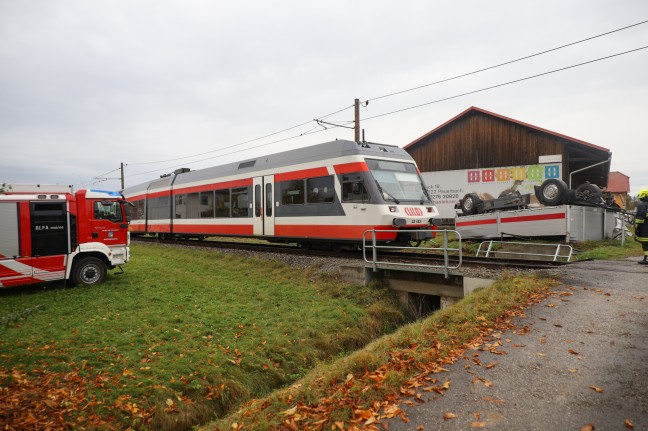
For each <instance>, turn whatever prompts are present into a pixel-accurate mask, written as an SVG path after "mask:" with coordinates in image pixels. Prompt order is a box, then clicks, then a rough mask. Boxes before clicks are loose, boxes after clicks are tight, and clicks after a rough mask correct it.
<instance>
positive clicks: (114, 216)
mask: <svg viewBox="0 0 648 431" xmlns="http://www.w3.org/2000/svg"><path fill="white" fill-rule="evenodd" d="M94 218H95V219H96V220H110V221H112V222H115V223H119V222H121V221H122V206H121V204H120V203H119V202H113V201H97V202H95V203H94Z"/></svg>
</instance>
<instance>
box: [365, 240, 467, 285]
mask: <svg viewBox="0 0 648 431" xmlns="http://www.w3.org/2000/svg"><path fill="white" fill-rule="evenodd" d="M398 232H402V231H398V230H397V229H371V230H367V231H365V232H364V235H363V236H362V256H363V257H364V260H365V262H367V263H371V264H372V265H373V270H374V272H377V271H378V267H379V265H381V264H389V265H396V266H403V267H419V268H442V269H443V272H444V274H445V278H449V270H450V269H456V268H459V267H460V266H461V264H462V251H461V234H460V233H459V232H457V231H456V230H449V229H444V230H433V229H430V230H420V231H417V232H430V233H431V234H432V236H433V237H435V238H438V237H439V235H441V236H442V238H443V246H440V247H421V246H419V247H416V248H415V249H416V250H417V251H423V250H430V251H435V252H439V251H440V252H442V253H443V264H442V265H437V264H427V263H426V264H424V263H405V262H388V261H380V260H378V251H379V250H412V249H414V248H413V247H407V246H397V245H388V244H385V243H384V241H382V240H378V239H377V238H376V233H398ZM368 234H369V236H370V238H369V240H370V242H369V243H367V239H368V238H367V236H368ZM450 234H453V235H454V236H455V241H458V242H459V244H458V245H457V246H456V247H450V246H449V241H448V236H449V235H450ZM367 249H371V260H369V259H368V258H367ZM451 258H453V262H452V265H451V262H450V260H451ZM454 259H456V260H457V261H456V262H454ZM455 263H456V264H455Z"/></svg>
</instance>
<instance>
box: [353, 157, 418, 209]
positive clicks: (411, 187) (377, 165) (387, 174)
mask: <svg viewBox="0 0 648 431" xmlns="http://www.w3.org/2000/svg"><path fill="white" fill-rule="evenodd" d="M366 163H367V166H368V167H369V171H370V172H371V175H373V178H374V180H376V184H377V185H378V190H380V192H381V193H382V195H383V199H385V200H386V201H393V202H396V203H399V202H402V201H410V202H411V201H416V202H419V203H421V204H423V203H429V202H430V198H429V197H428V194H427V191H426V190H425V187H424V186H423V181H421V177H420V175H419V173H418V170H417V169H416V166H415V165H414V164H413V163H404V162H394V161H388V160H373V159H367V160H366Z"/></svg>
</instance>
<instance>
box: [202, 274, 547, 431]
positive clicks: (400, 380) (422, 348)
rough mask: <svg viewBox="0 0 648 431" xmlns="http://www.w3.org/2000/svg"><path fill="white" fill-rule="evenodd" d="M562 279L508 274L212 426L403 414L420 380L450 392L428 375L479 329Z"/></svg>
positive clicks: (497, 325)
mask: <svg viewBox="0 0 648 431" xmlns="http://www.w3.org/2000/svg"><path fill="white" fill-rule="evenodd" d="M556 284H557V281H555V280H554V279H552V278H543V277H538V276H516V277H513V276H505V277H504V278H503V279H501V280H499V281H498V282H496V283H495V284H494V285H493V286H492V287H489V288H487V289H483V290H478V291H476V292H475V293H473V294H471V295H470V296H468V297H466V298H464V299H463V300H462V301H460V302H459V303H457V304H455V305H453V306H452V307H449V308H447V309H444V310H441V311H438V312H436V313H434V314H433V315H431V316H430V317H429V318H427V319H425V320H422V321H419V322H415V323H411V324H409V325H406V326H404V327H402V328H400V329H399V330H397V331H396V332H395V333H393V334H390V335H386V336H384V337H382V338H381V339H379V340H377V341H375V342H372V343H371V344H369V345H368V346H366V347H365V348H363V349H361V350H358V351H357V352H354V353H353V354H351V355H349V356H347V357H344V358H341V359H339V360H338V361H335V362H333V363H331V364H328V365H323V366H320V367H318V368H317V369H315V370H313V371H312V372H311V373H309V374H308V375H307V376H306V377H305V378H304V379H303V380H301V381H299V382H298V383H297V384H295V385H293V386H292V387H290V388H288V389H284V390H281V391H277V392H275V393H273V394H272V395H271V396H269V397H266V398H264V399H260V400H256V401H254V402H252V403H249V404H247V405H246V406H245V408H243V409H241V410H239V411H238V412H236V413H235V414H233V415H231V416H229V417H227V418H225V419H222V420H219V421H217V422H214V423H212V424H211V425H209V426H207V427H206V428H205V429H211V430H231V429H235V430H239V429H242V430H248V429H249V430H263V429H304V430H308V429H313V430H314V429H355V428H353V427H360V428H361V429H364V428H362V426H363V425H366V424H368V423H369V422H367V421H374V420H375V421H379V420H380V419H382V418H385V417H393V416H394V415H398V412H399V409H398V407H397V404H398V399H399V397H400V396H401V395H414V394H415V392H414V390H413V388H416V387H419V386H427V389H428V390H433V391H436V392H443V391H444V390H445V389H447V387H448V386H447V385H449V383H448V382H443V381H440V380H439V381H434V380H432V381H431V380H427V379H428V377H427V376H428V375H429V374H430V373H434V372H435V371H438V370H439V369H441V367H442V366H443V365H444V364H447V363H450V362H452V361H454V360H455V359H456V358H458V357H460V356H461V355H462V354H463V351H464V349H465V348H467V347H468V346H470V345H475V344H479V343H480V337H482V336H484V335H486V334H490V333H491V332H492V331H493V330H495V329H503V328H506V327H507V325H508V324H509V322H510V319H511V317H512V316H514V315H516V314H519V313H520V312H521V310H523V309H524V308H525V307H527V306H529V305H530V304H533V303H535V302H537V301H539V300H541V299H542V298H544V295H545V294H546V292H547V291H548V289H549V288H550V287H551V286H554V285H556ZM439 379H441V377H440V378H439ZM435 380H436V379H435ZM360 428H358V429H360Z"/></svg>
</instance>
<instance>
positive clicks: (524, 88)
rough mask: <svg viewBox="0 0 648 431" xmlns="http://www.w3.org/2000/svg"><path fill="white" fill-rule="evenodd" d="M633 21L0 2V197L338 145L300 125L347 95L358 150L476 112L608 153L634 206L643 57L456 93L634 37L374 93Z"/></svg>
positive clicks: (636, 6) (596, 15)
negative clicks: (362, 142)
mask: <svg viewBox="0 0 648 431" xmlns="http://www.w3.org/2000/svg"><path fill="white" fill-rule="evenodd" d="M645 20H648V1H646V0H628V1H623V0H614V1H613V0H583V1H569V0H543V1H541V2H540V1H536V2H520V1H519V0H515V1H513V0H510V1H496V0H493V1H483V0H480V1H471V0H465V1H461V2H441V1H432V0H427V1H422V0H408V1H402V2H396V1H384V0H370V1H369V0H366V1H365V0H362V1H351V0H344V1H340V0H329V1H327V2H309V1H303V0H301V1H297V0H295V1H292V0H275V1H261V0H257V1H247V0H236V1H217V0H211V1H194V0H187V1H164V0H156V1H152V0H151V1H149V0H142V1H136V0H129V1H126V0H124V1H120V0H114V1H108V0H106V1H103V0H102V1H98V0H97V1H90V0H77V1H74V0H65V1H64V0H61V1H58V0H52V1H45V0H43V1H36V0H34V1H21V0H0V183H3V182H10V183H41V184H54V183H57V184H74V185H75V187H76V188H79V187H82V186H83V187H94V188H102V189H112V190H116V189H119V188H120V183H119V181H118V180H116V179H110V180H107V181H99V180H95V179H94V178H96V177H101V176H102V175H103V174H106V175H103V176H104V177H109V178H117V177H119V171H118V168H119V166H120V163H122V162H123V163H125V164H126V167H125V176H126V186H130V185H135V184H138V183H141V182H144V181H147V180H149V179H152V178H155V177H157V176H159V175H160V174H162V173H166V172H170V171H171V170H173V169H175V168H178V167H189V168H191V169H199V168H203V167H208V166H214V165H218V164H221V163H226V162H232V161H237V160H244V159H249V158H253V157H255V156H258V155H261V154H268V153H273V152H277V151H283V150H286V149H290V148H296V147H303V146H308V145H312V144H316V143H320V142H326V141H330V140H333V139H335V138H345V139H353V131H352V130H349V129H345V128H332V127H329V128H328V129H326V130H325V129H324V127H321V126H318V125H317V124H316V123H315V122H314V121H312V120H313V119H315V118H323V117H325V116H327V115H328V114H331V113H334V112H337V111H340V110H342V111H341V112H339V113H337V114H335V115H332V116H330V117H326V119H325V121H328V122H341V123H346V124H347V125H351V124H348V123H349V122H350V121H352V120H353V110H352V109H350V107H351V105H352V104H353V100H354V98H359V99H361V100H363V101H364V100H369V104H368V106H366V107H363V108H362V109H361V119H363V121H361V127H362V128H363V129H365V133H366V138H367V140H369V141H373V142H381V143H386V144H394V145H398V146H404V145H407V144H408V143H410V142H412V141H413V140H415V139H416V138H418V137H419V136H421V135H423V134H425V133H427V132H428V131H430V130H432V129H433V128H435V127H437V126H438V125H440V124H442V123H444V122H445V121H447V120H449V119H450V118H452V117H454V116H455V115H457V114H459V113H460V112H462V111H464V110H465V109H467V108H468V107H470V106H477V107H479V108H482V109H486V110H489V111H492V112H495V113H497V114H500V115H504V116H508V117H511V118H514V119H516V120H520V121H523V122H526V123H530V124H533V125H535V126H538V127H542V128H545V129H549V130H552V131H554V132H557V133H561V134H564V135H568V136H571V137H574V138H577V139H581V140H584V141H587V142H590V143H592V144H595V145H598V146H601V147H605V148H608V149H610V150H611V151H612V166H611V170H613V171H621V172H623V173H624V174H626V175H628V176H630V181H631V187H632V192H633V193H635V194H636V192H637V191H638V190H639V189H640V188H643V187H648V151H647V150H648V133H647V132H646V122H647V121H648V118H647V117H648V116H647V114H648V109H647V106H648V78H647V77H648V49H643V50H639V51H636V52H632V53H628V54H625V55H621V56H617V57H614V58H610V59H607V60H602V61H598V62H595V63H592V64H588V65H583V66H580V67H575V68H571V69H569V70H566V71H562V72H556V73H552V74H548V75H545V76H542V77H538V78H534V79H528V80H525V81H522V82H518V83H514V84H510V85H506V86H501V87H498V88H494V89H490V90H486V91H481V92H477V93H473V94H469V95H465V96H461V97H455V96H459V95H461V94H463V93H468V92H472V91H475V90H480V89H483V88H487V87H491V86H496V85H499V84H503V83H506V82H509V81H513V80H518V79H522V78H526V77H529V76H533V75H537V74H540V73H544V72H549V71H552V70H556V69H560V68H564V67H568V66H572V65H576V64H579V63H583V62H587V61H590V60H596V59H599V58H603V57H606V56H610V55H614V54H618V53H622V52H625V51H629V50H633V49H637V48H642V47H646V46H648V23H646V24H642V25H638V26H635V27H632V28H629V29H626V30H623V31H619V32H616V33H613V34H610V35H607V36H604V37H600V38H596V39H594V40H591V41H588V42H583V43H579V44H576V45H573V46H571V47H567V48H563V49H560V50H557V51H554V52H551V53H547V54H544V55H540V56H536V57H533V58H531V59H528V60H525V61H520V62H516V63H514V64H511V65H507V66H503V67H499V68H495V69H491V70H488V71H485V72H481V73H476V74H472V75H470V76H467V77H464V78H461V79H455V80H452V81H449V82H445V83H442V84H437V85H430V86H426V87H424V88H421V89H419V90H416V91H409V92H406V93H403V94H399V95H394V96H390V97H382V96H385V95H388V94H391V93H394V92H399V91H401V90H406V89H410V88H413V87H418V86H423V85H425V84H429V83H433V82H436V81H440V80H443V79H445V78H450V77H454V76H457V75H461V74H465V73H469V72H473V71H476V70H479V69H482V68H487V67H489V66H494V65H497V64H501V63H504V62H507V61H509V60H514V59H517V58H520V57H524V56H527V55H531V54H535V53H538V52H541V51H545V50H548V49H551V48H555V47H558V46H561V45H565V44H569V43H571V42H576V41H579V40H582V39H585V38H588V37H591V36H595V35H599V34H602V33H605V32H608V31H612V30H616V29H619V28H622V27H626V26H629V25H632V24H637V23H639V22H642V21H645ZM445 98H451V99H450V100H447V101H439V102H436V103H431V104H428V105H425V106H422V107H419V108H415V109H408V110H405V111H402V112H399V113H394V114H390V115H384V116H380V117H377V118H373V119H369V120H364V119H367V118H370V117H375V116H379V115H381V114H385V113H390V112H393V111H397V110H401V109H405V108H410V107H413V106H417V105H421V104H426V103H429V102H434V101H437V100H440V99H445ZM344 108H349V109H344ZM343 109H344V110H343ZM298 125H301V126H299V127H294V126H298ZM293 127H294V128H293ZM327 127H328V126H327ZM284 129H290V130H288V131H286V132H284V133H277V134H275V133H276V132H280V131H282V130H284ZM302 134H305V135H304V136H301V137H298V138H295V139H288V138H292V137H295V136H299V135H302ZM267 135H271V136H268V137H265V136H267ZM263 137H265V138H263ZM258 138H261V139H258ZM284 139H285V140H284ZM280 140H282V141H281V142H276V141H280Z"/></svg>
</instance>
